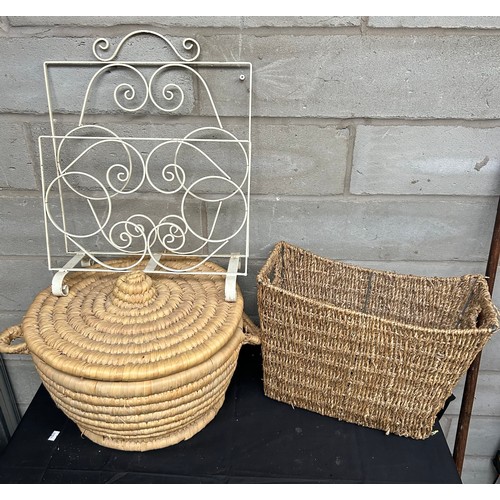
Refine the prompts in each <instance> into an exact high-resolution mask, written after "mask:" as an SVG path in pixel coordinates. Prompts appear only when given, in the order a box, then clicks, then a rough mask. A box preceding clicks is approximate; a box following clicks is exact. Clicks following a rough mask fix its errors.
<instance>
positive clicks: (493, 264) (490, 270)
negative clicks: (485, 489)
mask: <svg viewBox="0 0 500 500" xmlns="http://www.w3.org/2000/svg"><path fill="white" fill-rule="evenodd" d="M499 256H500V199H499V201H498V207H497V215H496V219H495V226H494V228H493V236H492V238H491V246H490V254H489V256H488V264H487V265H486V273H485V274H486V277H487V279H488V288H489V290H490V293H491V294H492V293H493V286H494V285H495V277H496V274H497V267H498V258H499ZM480 363H481V353H479V354H478V355H477V357H476V359H475V360H474V361H473V362H472V364H471V366H470V368H469V370H468V371H467V376H466V378H465V385H464V393H463V396H462V405H461V407H460V416H459V417H458V428H457V434H456V437H455V447H454V450H453V459H454V460H455V465H456V466H457V470H458V473H459V474H460V475H462V469H463V465H464V457H465V448H466V446H467V436H468V434H469V424H470V419H471V415H472V405H473V404H474V395H475V393H476V385H477V377H478V375H479V365H480Z"/></svg>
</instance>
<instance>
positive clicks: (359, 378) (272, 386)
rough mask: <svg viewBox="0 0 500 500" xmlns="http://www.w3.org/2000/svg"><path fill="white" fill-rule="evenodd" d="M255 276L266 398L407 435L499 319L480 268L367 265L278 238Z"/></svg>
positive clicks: (423, 421) (427, 425) (423, 428)
mask: <svg viewBox="0 0 500 500" xmlns="http://www.w3.org/2000/svg"><path fill="white" fill-rule="evenodd" d="M257 282H258V307H259V316H260V321H261V329H262V338H261V342H262V355H263V369H264V391H265V394H266V395H267V396H269V397H271V398H273V399H277V400H279V401H283V402H285V403H289V404H291V405H294V406H296V407H300V408H305V409H308V410H312V411H315V412H318V413H321V414H323V415H329V416H331V417H335V418H338V419H341V420H345V421H348V422H352V423H356V424H359V425H363V426H366V427H372V428H376V429H381V430H383V431H385V432H387V433H393V434H398V435H401V436H407V437H412V438H415V439H424V438H426V437H428V436H429V435H430V434H431V433H432V429H433V425H434V423H435V420H436V416H437V414H438V413H439V411H440V410H441V409H442V408H443V406H444V404H445V402H446V400H447V399H448V397H449V396H450V395H451V392H452V390H453V388H454V386H455V385H456V383H457V382H458V380H459V379H460V377H461V376H462V375H463V374H464V373H465V372H466V371H467V369H468V367H469V366H470V364H471V363H472V361H473V360H474V358H475V357H476V355H477V354H478V353H479V352H480V351H481V349H482V348H483V346H484V345H485V344H486V342H487V341H488V340H489V338H490V337H491V335H492V333H493V332H494V331H495V330H497V329H498V326H499V325H498V318H497V314H496V309H495V307H494V305H493V303H492V300H491V296H490V293H489V291H488V286H487V283H486V280H485V278H484V277H483V276H480V275H467V276H460V277H452V278H427V277H418V276H410V275H401V274H396V273H392V272H383V271H376V270H371V269H364V268H360V267H357V266H353V265H350V264H346V263H343V262H339V261H333V260H330V259H326V258H322V257H318V256H316V255H314V254H313V253H311V252H308V251H306V250H303V249H301V248H298V247H294V246H292V245H289V244H287V243H284V242H281V243H279V244H278V245H277V246H276V247H275V249H274V251H273V252H272V254H271V255H270V257H269V259H268V261H267V262H266V264H265V265H264V267H263V268H262V270H261V271H260V273H259V275H258V278H257Z"/></svg>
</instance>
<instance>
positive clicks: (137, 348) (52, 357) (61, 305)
mask: <svg viewBox="0 0 500 500" xmlns="http://www.w3.org/2000/svg"><path fill="white" fill-rule="evenodd" d="M163 262H164V263H165V264H167V265H168V266H171V267H174V268H178V269H181V268H183V267H185V266H186V263H185V262H182V260H179V259H171V260H169V261H168V262H165V261H163ZM112 264H113V265H114V266H117V265H119V266H122V267H126V266H127V265H128V264H129V262H128V261H127V260H116V261H113V262H112ZM96 267H98V266H96ZM202 270H204V271H207V270H211V271H215V272H223V269H222V268H220V267H218V266H217V265H215V264H213V263H211V262H205V263H204V264H202ZM152 276H154V278H153V277H150V276H149V275H147V274H145V273H144V272H143V270H142V269H138V270H136V271H132V272H126V273H123V274H118V278H117V274H116V273H111V272H109V273H108V272H102V271H101V272H75V273H71V274H70V275H68V277H67V281H66V282H67V284H68V286H69V294H68V296H66V297H55V296H54V295H52V293H51V291H50V289H47V290H44V291H42V292H41V293H40V294H39V295H38V296H37V297H36V298H35V300H34V301H33V303H32V305H31V306H30V308H29V309H28V311H27V313H26V315H25V318H24V320H23V323H22V325H21V328H20V329H21V330H22V332H21V333H22V335H23V336H24V339H25V341H26V345H25V347H26V346H27V349H28V350H29V352H30V354H31V355H32V358H33V361H34V364H35V366H36V368H37V371H38V373H39V374H40V377H41V380H42V382H43V384H44V385H45V387H46V388H47V390H48V391H49V393H50V395H51V396H52V398H53V400H54V401H55V403H56V404H57V406H58V407H59V408H60V409H61V410H62V411H63V412H64V413H66V415H67V416H68V417H69V418H71V419H72V420H73V421H74V422H75V423H76V424H77V425H78V426H79V428H80V430H81V431H82V433H83V434H84V435H86V436H87V437H89V438H90V439H91V440H93V441H95V442H97V443H99V444H101V445H104V446H107V447H110V448H116V449H121V450H134V451H145V450H150V449H155V448H162V447H165V446H170V445H173V444H176V443H178V442H179V441H182V440H185V439H189V438H190V437H192V436H193V435H194V434H195V433H197V432H198V431H200V430H201V429H202V428H203V427H205V426H206V425H207V423H208V422H210V421H211V420H212V419H213V418H214V416H215V415H216V414H217V412H218V410H219V409H220V407H221V406H222V403H223V401H224V397H225V392H226V389H227V387H228V385H229V383H230V381H231V378H232V375H233V372H234V370H235V367H236V362H237V359H238V354H239V350H240V348H241V345H242V344H244V343H254V344H255V343H259V342H260V341H259V338H258V331H257V329H256V328H255V326H253V324H252V323H251V320H250V319H249V318H248V317H247V316H246V315H245V314H244V313H243V298H242V295H241V291H240V290H239V289H238V291H237V300H236V302H234V303H229V302H226V301H225V296H224V276H222V275H196V276H194V275H184V274H179V275H174V276H172V275H163V274H155V275H152ZM18 330H19V328H18V329H16V335H17V336H19V335H20V332H19V331H18ZM9 341H10V339H7V340H5V341H4V343H5V344H8V343H9ZM0 352H6V350H5V349H2V347H0Z"/></svg>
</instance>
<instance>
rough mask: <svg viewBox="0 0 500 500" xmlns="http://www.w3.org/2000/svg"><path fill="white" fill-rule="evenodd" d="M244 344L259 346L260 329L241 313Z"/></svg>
mask: <svg viewBox="0 0 500 500" xmlns="http://www.w3.org/2000/svg"><path fill="white" fill-rule="evenodd" d="M243 333H244V334H245V340H244V341H243V343H244V344H251V345H260V328H259V327H258V326H257V325H256V324H255V323H254V322H253V321H252V320H251V319H250V318H249V317H248V316H247V314H246V313H245V312H243Z"/></svg>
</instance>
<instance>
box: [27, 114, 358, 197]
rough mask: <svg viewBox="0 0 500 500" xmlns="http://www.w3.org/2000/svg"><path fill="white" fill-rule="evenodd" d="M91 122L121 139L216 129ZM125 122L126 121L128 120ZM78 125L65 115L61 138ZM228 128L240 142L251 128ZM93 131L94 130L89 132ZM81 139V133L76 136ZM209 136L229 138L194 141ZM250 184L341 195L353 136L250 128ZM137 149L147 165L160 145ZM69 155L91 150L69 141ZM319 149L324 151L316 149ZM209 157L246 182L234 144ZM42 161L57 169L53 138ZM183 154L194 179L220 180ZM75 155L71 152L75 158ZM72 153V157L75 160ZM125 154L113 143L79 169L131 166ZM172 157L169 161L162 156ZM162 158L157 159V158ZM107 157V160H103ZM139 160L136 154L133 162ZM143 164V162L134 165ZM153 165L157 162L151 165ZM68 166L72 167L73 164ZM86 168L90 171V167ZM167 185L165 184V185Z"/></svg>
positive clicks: (298, 127) (309, 127)
mask: <svg viewBox="0 0 500 500" xmlns="http://www.w3.org/2000/svg"><path fill="white" fill-rule="evenodd" d="M95 118H96V117H95V116H94V117H93V123H95V124H97V125H102V126H105V127H107V128H109V129H110V130H112V131H113V132H115V133H116V134H118V135H119V136H120V137H143V138H145V137H157V138H165V139H167V138H182V137H184V136H186V135H187V134H188V133H189V132H190V131H192V130H194V129H196V128H198V127H200V126H206V127H212V126H213V125H214V124H213V123H212V122H211V121H210V119H208V118H206V117H205V118H202V119H198V120H195V121H193V122H192V123H190V124H188V123H176V121H175V120H173V121H165V123H164V124H152V123H144V120H143V119H142V118H140V119H137V120H134V119H132V120H130V123H129V124H124V123H110V122H109V120H106V119H105V118H104V117H103V120H101V119H99V118H97V119H95ZM124 122H125V118H124ZM76 126H77V122H75V121H74V120H73V121H72V120H71V119H70V117H68V116H64V117H62V120H61V121H60V122H59V123H58V129H59V132H58V133H60V134H65V133H67V132H69V130H71V128H73V127H76ZM223 126H224V128H225V129H226V130H227V131H228V132H230V133H232V134H234V135H235V136H236V137H237V138H239V139H241V140H245V139H247V138H248V124H246V122H245V123H242V120H229V119H228V120H224V122H223ZM31 129H32V140H33V141H34V142H36V143H37V144H38V142H37V137H38V136H39V135H45V134H48V133H49V128H48V125H47V124H34V125H33V126H32V127H31ZM89 130H90V129H89ZM95 130H96V134H98V135H106V136H109V134H105V133H104V131H102V130H100V129H95ZM74 135H77V134H74ZM204 136H206V137H209V138H219V139H228V138H230V136H229V135H225V134H223V133H221V134H216V133H213V131H207V132H206V133H205V134H203V133H201V132H200V133H198V134H196V135H194V136H192V137H195V138H196V137H197V138H201V137H204ZM251 139H252V176H251V179H252V183H251V191H252V193H253V194H271V193H272V194H274V193H279V194H294V195H307V194H318V195H327V194H340V193H342V192H343V191H344V177H345V170H346V163H347V153H348V142H349V131H348V130H347V129H342V128H340V129H339V128H337V127H336V126H335V125H325V126H319V125H314V124H308V123H305V124H293V123H292V124H288V125H278V124H272V123H268V122H267V121H265V120H255V121H254V123H253V127H252V137H251ZM128 142H129V143H130V144H131V145H132V146H134V147H135V148H137V149H138V151H139V152H140V153H141V154H142V157H143V158H144V160H146V158H147V155H148V154H149V152H150V151H152V149H153V148H155V147H156V146H158V145H159V144H160V141H154V142H153V141H144V140H141V141H128ZM66 144H67V147H65V148H64V149H63V151H67V154H68V155H70V156H69V157H68V159H72V158H76V156H77V155H78V154H80V152H81V151H83V148H82V144H86V145H90V143H89V142H88V140H86V139H85V140H82V139H70V140H67V141H66ZM319 144H321V147H318V145H319ZM196 145H197V146H198V147H199V148H200V149H201V150H202V151H203V152H204V153H205V154H209V155H210V157H211V159H213V160H214V161H215V162H217V164H218V165H219V166H220V167H221V168H223V169H224V170H225V171H226V172H227V173H228V174H229V175H230V176H231V177H232V179H233V180H234V182H236V183H237V184H240V182H239V179H241V180H243V177H242V176H241V174H243V175H244V172H245V168H246V158H245V156H244V154H243V153H242V150H241V148H239V146H236V145H235V144H231V143H227V142H226V143H217V144H211V145H210V144H209V143H208V142H207V143H197V144H196ZM42 146H43V156H44V164H45V165H46V168H49V169H50V168H54V167H53V147H52V141H51V139H43V140H42ZM181 149H182V154H181V155H179V157H178V164H179V165H181V166H184V167H186V166H187V167H186V170H187V171H189V165H196V172H197V175H196V178H201V177H202V176H204V175H214V174H216V175H219V174H220V172H218V171H217V170H216V169H215V167H214V166H213V164H211V163H210V161H209V160H207V158H206V157H204V156H203V155H201V154H199V153H198V152H196V151H195V150H193V149H191V148H188V147H187V146H186V147H182V148H181ZM175 150H176V146H175V145H173V146H169V147H164V148H161V149H159V150H158V151H159V153H161V156H162V163H161V167H162V168H163V167H164V166H165V165H166V164H167V163H169V161H173V160H174V153H175ZM71 151H73V153H71ZM71 154H72V156H71ZM125 154H126V150H125V149H124V148H123V147H121V146H118V147H115V146H113V145H112V144H110V143H107V144H106V145H102V146H99V147H97V148H95V153H94V154H92V153H89V154H87V155H85V156H84V157H82V159H81V160H80V161H79V165H80V166H82V168H84V171H86V172H88V173H91V171H93V170H95V166H96V165H99V169H101V170H102V167H103V165H102V162H103V160H104V161H108V163H109V166H111V165H112V164H114V163H116V162H117V161H118V159H120V157H121V161H123V162H124V163H125V164H127V165H128V160H127V158H125ZM166 154H170V157H168V156H167V157H165V158H164V157H163V156H164V155H166ZM157 156H158V155H157ZM105 158H108V160H105ZM135 160H136V156H135V154H134V162H135ZM135 163H136V164H137V165H139V162H135ZM153 163H154V162H153ZM65 164H69V161H68V162H66V163H65ZM87 167H88V168H87ZM134 171H135V176H134V179H133V180H131V182H130V186H135V185H137V183H138V182H140V175H141V174H142V167H139V166H138V168H134ZM162 184H164V185H165V186H166V184H165V183H162ZM141 191H152V187H151V186H150V185H149V183H145V184H144V188H141Z"/></svg>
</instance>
